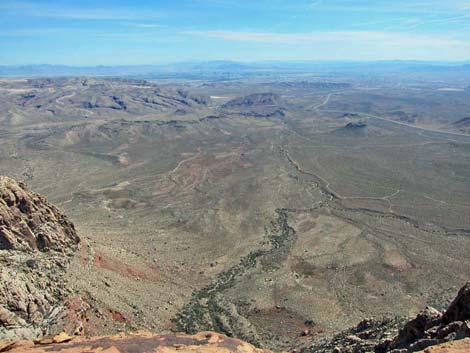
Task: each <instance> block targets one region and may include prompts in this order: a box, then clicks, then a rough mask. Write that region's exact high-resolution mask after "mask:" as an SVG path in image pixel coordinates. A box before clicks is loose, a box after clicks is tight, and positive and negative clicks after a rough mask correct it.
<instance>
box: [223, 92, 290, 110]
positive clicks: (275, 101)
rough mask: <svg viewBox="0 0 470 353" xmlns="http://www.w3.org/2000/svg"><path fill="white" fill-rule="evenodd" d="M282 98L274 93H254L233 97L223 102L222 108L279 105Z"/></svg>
mask: <svg viewBox="0 0 470 353" xmlns="http://www.w3.org/2000/svg"><path fill="white" fill-rule="evenodd" d="M280 105H282V98H281V97H280V96H279V95H277V94H274V93H254V94H250V95H248V96H245V97H240V98H235V99H233V100H231V101H229V102H227V103H225V104H224V105H223V106H222V107H223V108H249V107H254V106H280Z"/></svg>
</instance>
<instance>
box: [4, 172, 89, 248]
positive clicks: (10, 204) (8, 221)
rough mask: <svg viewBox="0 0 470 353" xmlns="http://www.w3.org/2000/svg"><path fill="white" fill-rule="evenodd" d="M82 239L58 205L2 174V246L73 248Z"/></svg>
mask: <svg viewBox="0 0 470 353" xmlns="http://www.w3.org/2000/svg"><path fill="white" fill-rule="evenodd" d="M79 242H80V239H79V237H78V235H77V233H76V232H75V228H74V226H73V224H72V223H71V222H70V221H69V220H68V219H67V217H66V216H64V215H63V214H62V213H61V212H60V211H59V210H58V209H57V208H56V207H55V206H53V205H51V204H50V203H49V202H47V200H46V199H45V198H44V197H42V196H41V195H38V194H36V193H34V192H30V191H28V190H26V188H25V186H24V185H22V184H19V183H17V182H16V181H14V180H13V179H10V178H8V177H5V176H0V250H23V251H30V250H40V251H47V250H55V251H59V252H69V251H70V250H74V249H75V248H76V247H77V245H78V243H79Z"/></svg>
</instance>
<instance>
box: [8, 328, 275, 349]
mask: <svg viewBox="0 0 470 353" xmlns="http://www.w3.org/2000/svg"><path fill="white" fill-rule="evenodd" d="M0 352H9V353H26V352H29V353H45V352H64V353H65V352H68V353H85V352H87V353H98V352H101V353H130V352H132V353H152V352H153V353H157V352H158V353H174V352H178V353H272V352H270V351H268V350H262V349H257V348H255V347H254V346H252V345H251V344H249V343H246V342H243V341H241V340H238V339H235V338H229V337H227V336H224V335H221V334H217V333H214V332H201V333H198V334H197V335H193V336H189V335H178V334H174V335H155V334H150V333H146V332H137V333H135V334H130V335H119V336H112V337H94V338H90V339H84V338H71V337H67V336H66V335H59V336H57V337H54V338H52V339H50V340H41V341H36V343H34V342H16V343H5V344H4V346H3V350H2V346H1V345H0Z"/></svg>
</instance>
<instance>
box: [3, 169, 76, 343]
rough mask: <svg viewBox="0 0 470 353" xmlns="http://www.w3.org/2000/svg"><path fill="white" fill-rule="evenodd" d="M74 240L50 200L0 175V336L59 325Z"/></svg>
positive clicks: (32, 334) (27, 334) (29, 334)
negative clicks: (67, 269)
mask: <svg viewBox="0 0 470 353" xmlns="http://www.w3.org/2000/svg"><path fill="white" fill-rule="evenodd" d="M79 242H80V239H79V237H78V235H77V233H76V231H75V228H74V226H73V224H72V223H71V222H70V221H69V220H68V219H67V217H65V216H64V215H63V214H62V213H61V212H60V211H59V210H58V209H57V208H56V207H55V206H53V205H51V204H50V203H49V202H47V200H46V199H45V198H44V197H42V196H40V195H38V194H36V193H34V192H30V191H28V190H27V189H26V188H25V186H24V185H23V184H21V183H17V182H15V181H14V180H13V179H10V178H7V177H3V176H0V339H30V338H36V337H39V336H42V335H44V334H48V333H50V332H54V330H55V329H56V327H57V326H60V325H58V321H59V318H60V317H61V315H62V313H63V311H64V308H65V304H64V303H65V299H66V298H67V297H68V296H69V294H70V291H69V290H68V289H67V284H66V283H65V280H64V274H65V271H66V268H67V266H68V263H69V260H70V256H71V255H72V254H73V253H74V251H75V250H77V248H78V245H79ZM59 329H60V328H59V327H57V330H59Z"/></svg>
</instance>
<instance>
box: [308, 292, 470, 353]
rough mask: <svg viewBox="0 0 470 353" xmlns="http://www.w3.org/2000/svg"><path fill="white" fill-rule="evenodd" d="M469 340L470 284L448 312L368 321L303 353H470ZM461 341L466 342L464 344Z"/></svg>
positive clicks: (422, 313)
mask: <svg viewBox="0 0 470 353" xmlns="http://www.w3.org/2000/svg"><path fill="white" fill-rule="evenodd" d="M397 332H398V334H397ZM469 337H470V283H467V284H466V285H465V286H463V287H462V289H460V291H459V292H458V294H457V296H456V298H455V299H454V300H453V301H452V303H451V304H450V305H449V307H448V308H447V310H446V311H444V312H439V311H438V310H436V309H434V308H431V307H427V308H425V309H424V310H423V311H421V312H420V313H418V315H417V316H416V317H415V318H413V319H411V320H409V321H405V320H403V319H399V318H394V319H384V320H374V319H367V320H364V321H363V322H361V323H360V324H359V325H357V327H355V328H353V329H350V330H347V331H344V332H341V333H339V334H337V335H335V336H334V337H332V338H329V339H327V338H325V339H322V340H319V341H316V342H315V343H314V344H312V345H311V346H309V347H308V348H305V349H303V350H302V353H317V352H334V353H365V352H376V353H388V352H391V353H410V352H418V351H423V350H424V352H447V353H451V352H454V351H455V352H459V353H460V352H467V351H468V352H470V341H469V340H468V339H466V338H469ZM461 340H465V342H466V343H465V344H463V345H462V344H461V343H459V342H460V341H461ZM430 347H433V348H430ZM437 347H440V348H437ZM449 347H451V348H449ZM461 347H466V349H468V350H467V351H465V350H462V349H463V348H461ZM446 349H447V350H446Z"/></svg>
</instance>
